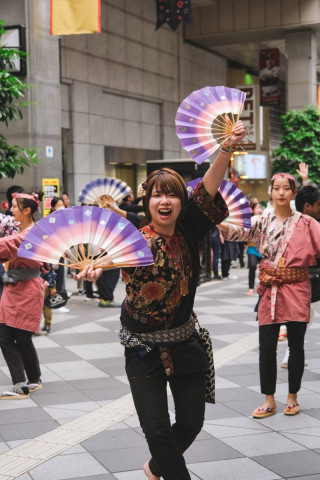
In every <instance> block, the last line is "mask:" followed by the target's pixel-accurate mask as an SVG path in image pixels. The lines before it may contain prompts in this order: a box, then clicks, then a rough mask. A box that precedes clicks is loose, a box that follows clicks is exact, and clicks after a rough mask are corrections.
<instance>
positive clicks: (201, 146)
mask: <svg viewBox="0 0 320 480" xmlns="http://www.w3.org/2000/svg"><path fill="white" fill-rule="evenodd" d="M245 98H246V93H245V92H242V91H241V90H238V89H237V88H228V87H223V86H220V87H204V88H201V90H195V91H194V92H192V93H191V94H190V95H189V96H188V97H187V98H185V99H184V100H183V102H182V103H181V105H180V107H179V108H178V112H177V115H176V133H177V136H178V137H179V140H180V143H181V146H182V148H184V149H185V150H186V151H187V152H188V153H189V155H190V156H191V158H192V159H193V160H195V162H197V163H198V164H200V163H202V162H204V161H205V160H207V159H208V158H209V157H210V156H211V155H212V154H213V153H214V152H215V151H216V150H217V149H218V148H219V146H220V145H221V143H223V142H224V141H226V140H227V139H229V138H230V137H231V136H232V129H233V127H234V125H235V123H236V122H237V121H238V120H239V118H240V114H241V112H242V109H243V106H244V102H245Z"/></svg>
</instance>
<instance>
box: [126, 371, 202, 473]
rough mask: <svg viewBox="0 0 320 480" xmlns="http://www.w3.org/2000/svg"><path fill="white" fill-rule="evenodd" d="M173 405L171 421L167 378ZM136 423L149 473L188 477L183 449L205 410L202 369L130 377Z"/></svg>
mask: <svg viewBox="0 0 320 480" xmlns="http://www.w3.org/2000/svg"><path fill="white" fill-rule="evenodd" d="M168 381H169V383H170V388H171V392H172V395H173V400H174V405H175V416H176V417H175V420H176V421H175V423H174V424H173V425H171V423H170V417H169V412H168V399H167V390H166V386H167V382H168ZM130 386H131V391H132V396H133V400H134V404H135V407H136V410H137V413H138V416H139V420H140V425H141V427H142V430H143V432H144V434H145V436H146V440H147V442H148V445H149V449H150V452H151V455H152V459H151V460H150V462H149V466H150V470H151V472H152V473H153V475H156V476H161V477H163V479H164V480H190V478H191V477H190V474H189V472H188V470H187V467H186V464H185V460H184V458H183V452H184V451H185V450H187V448H188V447H189V446H190V445H191V444H192V442H193V441H194V440H195V438H196V436H197V435H198V433H199V432H200V430H201V428H202V425H203V421H204V412H205V372H196V373H189V374H185V375H176V376H172V377H167V376H166V375H165V374H161V375H153V376H150V377H136V378H133V379H131V380H130Z"/></svg>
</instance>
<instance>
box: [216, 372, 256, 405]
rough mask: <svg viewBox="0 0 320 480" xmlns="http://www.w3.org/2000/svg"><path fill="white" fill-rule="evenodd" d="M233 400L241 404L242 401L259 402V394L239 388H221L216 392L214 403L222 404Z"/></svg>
mask: <svg viewBox="0 0 320 480" xmlns="http://www.w3.org/2000/svg"><path fill="white" fill-rule="evenodd" d="M227 378H228V379H229V377H227ZM233 400H237V401H239V402H241V401H242V400H255V401H257V402H259V401H261V395H260V393H257V392H253V391H252V390H249V389H248V388H245V387H239V388H222V389H221V390H219V392H217V395H216V401H218V402H221V403H224V402H232V401H233Z"/></svg>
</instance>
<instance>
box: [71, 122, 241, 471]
mask: <svg viewBox="0 0 320 480" xmlns="http://www.w3.org/2000/svg"><path fill="white" fill-rule="evenodd" d="M233 133H234V134H233V136H232V137H231V138H230V140H229V143H228V144H225V145H223V147H222V148H221V150H220V152H219V154H218V156H217V158H216V160H215V162H214V163H213V165H212V166H211V167H210V168H209V170H208V171H207V172H206V174H205V176H204V177H203V181H202V182H200V183H199V184H198V186H197V187H196V189H195V191H194V194H193V197H191V198H190V199H189V201H188V195H187V190H186V187H185V184H184V181H183V179H182V178H181V177H180V175H178V174H177V173H176V172H175V171H173V170H171V169H169V168H162V169H161V170H157V171H154V172H152V173H151V174H150V175H149V177H148V178H147V180H146V182H145V183H144V184H143V185H142V187H143V188H142V190H141V191H140V192H139V194H142V195H143V205H144V211H145V214H146V225H145V227H143V228H142V229H141V232H142V234H143V235H144V237H145V238H146V240H147V242H148V244H149V246H150V249H151V251H152V253H153V257H154V265H151V266H149V267H139V268H131V269H124V270H123V278H124V281H125V282H126V292H127V295H126V298H125V300H124V302H123V304H122V309H121V323H122V331H121V342H122V344H123V345H125V358H126V372H127V376H128V379H129V382H130V387H131V391H132V395H133V399H134V403H135V406H136V410H137V412H138V416H139V420H140V424H141V427H142V429H143V431H144V433H145V436H146V439H147V442H148V445H149V449H150V452H151V455H152V458H151V460H150V461H149V462H146V464H145V465H144V472H145V474H146V476H147V478H148V479H149V480H159V479H160V476H161V477H163V479H164V480H190V474H189V472H188V470H187V467H186V464H185V460H184V457H183V452H184V451H185V450H186V449H187V448H188V447H189V446H190V445H191V444H192V443H193V441H194V440H195V438H196V436H197V435H198V433H199V432H200V430H201V427H202V425H203V420H204V411H205V377H206V371H207V369H208V360H207V357H206V353H205V351H204V350H203V347H202V345H201V343H200V340H199V336H198V334H197V333H196V331H195V330H194V327H195V318H194V314H193V303H194V297H195V293H196V287H197V283H198V277H199V270H200V261H199V252H198V241H199V240H200V239H201V238H203V236H204V235H205V233H206V232H208V231H209V230H210V229H211V228H212V226H213V225H216V224H218V223H220V222H221V221H222V220H223V219H224V218H225V217H226V216H227V215H228V210H227V206H226V204H225V202H224V201H223V199H222V197H221V195H220V194H219V193H217V191H218V188H219V186H220V184H221V181H222V179H223V177H224V174H225V172H226V169H227V167H228V163H229V160H230V156H231V153H232V151H233V150H235V149H236V148H239V147H236V144H238V143H239V142H240V141H241V140H242V138H243V136H244V127H243V124H242V122H237V124H236V125H235V127H234V130H233ZM100 274H101V269H100V271H99V269H97V270H93V266H90V267H87V268H86V269H85V270H84V271H83V272H82V273H80V274H79V275H77V276H76V279H78V278H89V279H91V280H95V279H96V278H97V277H98V275H100ZM172 329H175V330H174V332H175V336H176V338H175V340H176V342H175V343H170V342H168V341H162V342H161V338H162V336H163V335H164V333H165V332H166V331H168V330H172ZM142 334H143V335H142ZM142 337H143V338H144V339H145V338H147V341H145V340H142ZM159 338H160V342H161V343H160V345H159V344H158V343H157V341H158V340H159ZM167 383H169V385H170V388H171V392H172V395H173V399H174V404H175V423H174V424H173V425H171V423H170V417H169V412H168V401H167V391H166V387H167Z"/></svg>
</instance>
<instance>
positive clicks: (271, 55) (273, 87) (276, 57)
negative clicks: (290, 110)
mask: <svg viewBox="0 0 320 480" xmlns="http://www.w3.org/2000/svg"><path fill="white" fill-rule="evenodd" d="M259 76H260V105H272V104H277V103H279V101H280V78H279V76H280V51H279V49H278V48H271V49H268V50H260V74H259Z"/></svg>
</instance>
